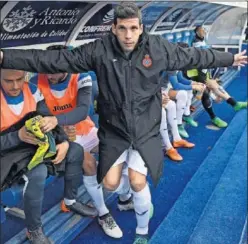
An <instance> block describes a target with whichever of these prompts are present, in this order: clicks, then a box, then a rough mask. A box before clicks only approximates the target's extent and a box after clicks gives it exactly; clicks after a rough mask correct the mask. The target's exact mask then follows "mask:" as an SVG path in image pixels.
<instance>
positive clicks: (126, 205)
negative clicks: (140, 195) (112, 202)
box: [117, 196, 134, 211]
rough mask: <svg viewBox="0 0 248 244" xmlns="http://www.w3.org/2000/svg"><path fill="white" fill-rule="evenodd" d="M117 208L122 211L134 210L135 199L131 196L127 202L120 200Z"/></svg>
mask: <svg viewBox="0 0 248 244" xmlns="http://www.w3.org/2000/svg"><path fill="white" fill-rule="evenodd" d="M117 207H118V209H119V210H120V211H129V210H134V205H133V197H132V196H131V197H130V198H129V199H128V200H127V201H124V202H123V201H120V199H119V200H118V203H117Z"/></svg>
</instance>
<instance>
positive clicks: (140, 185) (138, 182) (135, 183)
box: [129, 175, 146, 192]
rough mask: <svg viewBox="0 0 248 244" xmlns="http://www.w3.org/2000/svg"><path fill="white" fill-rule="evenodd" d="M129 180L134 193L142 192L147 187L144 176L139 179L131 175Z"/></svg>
mask: <svg viewBox="0 0 248 244" xmlns="http://www.w3.org/2000/svg"><path fill="white" fill-rule="evenodd" d="M129 179H130V184H131V188H132V190H133V191H135V192H139V191H141V190H143V189H144V188H145V186H146V177H145V176H144V177H143V176H142V177H138V176H135V175H133V176H130V175H129Z"/></svg>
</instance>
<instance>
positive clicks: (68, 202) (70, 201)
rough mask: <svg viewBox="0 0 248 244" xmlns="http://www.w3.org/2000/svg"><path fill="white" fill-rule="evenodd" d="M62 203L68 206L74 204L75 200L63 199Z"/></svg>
mask: <svg viewBox="0 0 248 244" xmlns="http://www.w3.org/2000/svg"><path fill="white" fill-rule="evenodd" d="M64 202H65V205H67V206H70V205H72V204H73V203H74V202H76V199H67V198H64Z"/></svg>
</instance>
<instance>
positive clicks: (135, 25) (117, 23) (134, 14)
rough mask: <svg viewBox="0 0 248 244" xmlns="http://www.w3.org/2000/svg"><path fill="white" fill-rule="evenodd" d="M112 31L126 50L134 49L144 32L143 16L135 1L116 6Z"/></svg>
mask: <svg viewBox="0 0 248 244" xmlns="http://www.w3.org/2000/svg"><path fill="white" fill-rule="evenodd" d="M112 32H113V33H114V35H115V36H116V37H117V39H118V41H119V43H120V46H121V48H122V49H123V50H124V51H127V52H130V51H133V50H134V48H135V46H136V44H137V43H138V41H139V37H140V35H141V34H142V33H143V24H142V16H141V11H140V9H139V7H138V6H137V5H136V4H135V3H130V2H123V3H121V4H119V5H117V7H116V8H115V12H114V23H113V24H112Z"/></svg>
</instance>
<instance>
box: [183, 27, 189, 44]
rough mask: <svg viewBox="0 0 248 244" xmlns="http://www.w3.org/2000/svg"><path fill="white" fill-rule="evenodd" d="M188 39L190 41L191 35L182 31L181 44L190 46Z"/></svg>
mask: <svg viewBox="0 0 248 244" xmlns="http://www.w3.org/2000/svg"><path fill="white" fill-rule="evenodd" d="M190 39H191V33H190V31H187V30H186V31H183V32H182V42H185V43H187V44H189V45H190V44H191V43H190Z"/></svg>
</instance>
